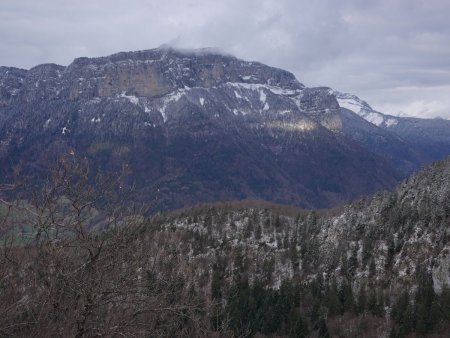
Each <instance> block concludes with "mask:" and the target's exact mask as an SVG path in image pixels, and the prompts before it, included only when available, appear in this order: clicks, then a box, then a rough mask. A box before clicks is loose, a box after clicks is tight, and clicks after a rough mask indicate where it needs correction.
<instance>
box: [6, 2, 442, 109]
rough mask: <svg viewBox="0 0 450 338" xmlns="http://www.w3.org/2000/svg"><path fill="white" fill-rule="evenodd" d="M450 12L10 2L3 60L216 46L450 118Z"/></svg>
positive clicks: (382, 101) (393, 6)
mask: <svg viewBox="0 0 450 338" xmlns="http://www.w3.org/2000/svg"><path fill="white" fill-rule="evenodd" d="M448 13H450V2H449V1H447V0H427V1H425V0H373V1H366V0H343V1H335V0H324V1H316V2H311V1H305V0H301V1H300V0H277V1H275V0H272V1H269V0H258V1H257V0H246V1H243V0H223V1H209V0H198V1H193V0H191V1H189V0H165V1H159V0H158V1H153V0H149V1H144V0H129V1H127V2H123V1H106V0H98V1H83V0H80V1H71V0H40V1H35V0H22V1H17V0H2V1H1V2H0V64H1V65H11V66H18V67H25V68H29V67H32V66H34V65H36V64H38V63H44V62H55V63H60V64H68V63H70V62H71V60H72V59H73V58H75V57H78V56H101V55H107V54H111V53H115V52H118V51H126V50H139V49H147V48H154V47H157V46H159V45H161V44H164V43H170V44H173V45H175V46H179V47H183V48H199V47H217V48H219V49H220V50H223V51H224V52H227V53H231V54H234V55H236V56H238V57H241V58H244V59H249V60H257V61H261V62H264V63H267V64H270V65H273V66H277V67H281V68H284V69H287V70H290V71H291V72H293V73H295V74H296V76H297V78H298V79H299V81H301V82H303V83H305V84H306V85H309V86H314V85H327V86H331V87H333V88H336V89H338V90H341V91H348V92H351V93H354V94H356V95H359V96H361V97H362V98H363V99H366V100H367V101H368V102H370V103H371V104H372V105H373V106H374V107H375V108H377V109H380V110H381V109H388V110H389V111H387V112H389V113H397V112H400V111H402V112H407V111H408V110H409V111H410V114H412V115H418V114H422V115H423V116H436V115H441V116H446V117H450V102H449V100H448V99H447V97H448V96H449V92H447V89H448V88H449V87H450V72H449V71H448V69H450V23H449V21H448V18H447V16H448ZM414 102H416V104H414ZM417 102H419V103H417Z"/></svg>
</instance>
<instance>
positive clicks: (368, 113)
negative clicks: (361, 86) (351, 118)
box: [332, 91, 398, 127]
mask: <svg viewBox="0 0 450 338" xmlns="http://www.w3.org/2000/svg"><path fill="white" fill-rule="evenodd" d="M332 93H333V94H334V95H335V96H336V99H337V101H338V103H339V106H340V107H341V108H345V109H348V110H351V111H353V112H355V113H356V114H358V115H359V116H361V117H362V118H363V119H365V120H366V121H368V122H370V123H372V124H374V125H376V126H378V127H380V126H382V125H385V126H386V127H393V126H395V125H396V124H397V123H398V119H397V118H395V117H392V116H388V115H385V114H382V113H380V112H377V111H376V110H373V109H372V107H371V106H370V105H369V104H368V103H367V102H366V101H363V100H361V99H360V98H359V97H357V96H355V95H352V94H348V93H341V92H338V91H332Z"/></svg>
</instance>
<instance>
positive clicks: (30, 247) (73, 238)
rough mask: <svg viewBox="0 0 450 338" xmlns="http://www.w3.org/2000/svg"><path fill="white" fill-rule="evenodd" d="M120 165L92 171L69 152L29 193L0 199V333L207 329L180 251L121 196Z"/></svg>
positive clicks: (88, 333) (103, 333)
mask: <svg viewBox="0 0 450 338" xmlns="http://www.w3.org/2000/svg"><path fill="white" fill-rule="evenodd" d="M127 170H128V168H127V167H124V168H123V170H122V172H120V173H114V174H106V173H97V174H96V175H93V174H92V170H91V169H90V167H89V163H88V161H87V160H85V159H81V158H78V157H76V156H69V157H65V158H62V159H61V160H60V161H58V163H57V164H56V165H55V167H54V168H52V169H51V171H50V172H51V174H50V176H49V179H48V180H47V183H46V184H45V185H44V186H43V187H42V188H41V189H39V190H38V191H36V192H34V193H33V194H32V198H29V199H28V201H17V200H16V201H15V202H9V201H7V200H5V199H2V200H1V213H0V226H1V228H0V231H1V232H0V238H1V239H2V247H1V249H0V250H1V262H0V263H1V267H0V278H1V281H0V305H1V306H0V336H8V337H9V336H35V337H43V336H46V337H48V336H55V337H56V336H75V337H88V336H89V337H91V336H123V335H126V336H175V335H179V336H192V335H195V336H201V335H206V334H207V333H206V332H207V330H208V326H209V325H208V323H205V322H204V321H201V320H200V319H199V318H201V316H202V313H203V314H204V311H205V309H204V304H203V303H202V302H201V301H200V300H199V299H200V298H199V297H197V296H196V295H192V293H190V292H189V291H188V288H187V287H186V285H185V284H186V280H185V276H184V274H183V266H184V265H185V263H184V262H183V257H182V256H180V255H179V254H177V253H173V252H170V250H168V249H167V247H166V243H165V237H164V235H163V232H161V231H160V229H159V228H158V227H157V226H154V225H152V223H151V222H149V221H148V220H147V219H146V218H145V217H143V215H145V213H146V209H145V208H144V207H143V206H140V207H137V206H136V204H134V203H131V202H130V194H129V193H130V189H128V188H125V187H126V185H125V183H124V181H125V177H126V173H127ZM2 188H3V190H6V189H13V188H16V186H14V185H11V186H4V187H2ZM21 229H24V231H22V230H21ZM25 230H26V231H25Z"/></svg>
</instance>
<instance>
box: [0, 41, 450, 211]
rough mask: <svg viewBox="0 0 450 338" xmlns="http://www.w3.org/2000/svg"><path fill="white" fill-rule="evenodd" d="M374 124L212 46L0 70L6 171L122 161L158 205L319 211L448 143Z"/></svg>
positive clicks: (0, 141) (399, 174) (0, 135)
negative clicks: (261, 205) (79, 160)
mask: <svg viewBox="0 0 450 338" xmlns="http://www.w3.org/2000/svg"><path fill="white" fill-rule="evenodd" d="M380 127H382V126H380ZM380 127H378V126H377V127H376V128H375V127H372V125H369V124H368V123H367V122H366V121H364V120H363V119H361V118H360V117H359V116H357V114H352V113H351V112H349V111H347V112H343V111H342V109H341V107H340V106H339V103H338V100H337V99H336V94H335V92H333V91H332V90H331V89H329V88H322V87H320V88H307V87H305V86H304V85H303V84H301V83H300V82H298V81H297V79H296V78H295V77H294V75H292V74H291V73H289V72H287V71H284V70H281V69H277V68H272V67H269V66H266V65H263V64H261V63H257V62H247V61H243V60H239V59H237V58H235V57H232V56H229V55H221V54H219V53H217V52H215V51H213V50H210V49H201V50H193V51H187V50H175V49H172V48H167V47H162V48H157V49H152V50H146V51H139V52H122V53H118V54H114V55H111V56H107V57H100V58H78V59H75V60H74V61H73V63H71V64H70V65H69V66H67V67H64V66H59V65H55V64H44V65H39V66H36V67H34V68H32V69H30V70H23V69H17V68H7V67H1V68H0V171H1V177H2V178H3V180H8V179H10V178H11V176H12V173H13V171H14V169H13V168H14V167H16V166H20V167H21V168H22V171H23V172H24V173H25V174H28V175H29V176H31V177H32V180H33V181H34V182H35V184H39V182H42V180H43V177H44V178H45V177H46V176H47V168H48V167H49V165H50V164H52V163H54V161H55V159H56V158H57V157H59V156H60V155H63V154H70V153H74V154H77V155H82V156H87V157H88V158H90V159H92V163H93V165H94V167H96V168H99V169H102V168H103V169H105V168H108V169H111V168H114V169H115V170H119V169H120V168H121V167H122V166H123V165H127V166H128V167H129V168H131V175H130V176H129V180H130V182H134V184H135V186H136V188H137V190H138V191H139V194H140V199H141V200H144V201H146V202H150V203H151V204H152V205H153V206H154V208H155V209H158V210H161V209H171V208H177V207H182V206H186V205H191V204H195V203H198V202H207V201H219V200H234V199H265V200H270V201H274V202H279V203H288V204H296V205H301V206H304V207H327V206H330V205H336V204H339V203H342V201H346V200H350V199H353V198H356V197H358V196H361V195H366V194H370V193H373V192H375V191H379V190H381V189H384V188H392V187H393V186H394V185H395V183H397V182H398V181H399V180H400V179H402V178H404V177H406V176H407V175H409V174H410V173H411V172H412V171H414V170H416V169H417V168H418V167H419V166H420V165H421V164H422V163H426V162H427V161H429V160H430V159H431V157H433V156H434V157H437V156H440V155H441V154H443V153H445V152H446V150H445V145H443V146H442V147H441V148H440V149H441V151H440V152H438V153H436V154H432V153H431V152H427V151H425V150H426V149H427V147H428V146H429V145H428V144H426V143H423V144H422V143H420V142H421V141H418V142H419V144H417V143H412V142H409V141H408V140H405V139H403V138H402V137H401V136H399V135H398V134H396V133H392V132H391V131H390V130H389V129H386V128H384V129H383V128H380ZM421 146H422V148H421ZM449 152H450V151H449ZM424 153H427V154H428V153H430V154H432V156H429V157H427V156H425V155H424ZM433 159H434V158H433Z"/></svg>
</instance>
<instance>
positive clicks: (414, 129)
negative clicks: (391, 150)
mask: <svg viewBox="0 0 450 338" xmlns="http://www.w3.org/2000/svg"><path fill="white" fill-rule="evenodd" d="M334 94H335V95H336V99H337V100H338V102H339V105H340V106H341V108H343V109H346V110H350V111H352V112H354V113H356V114H358V115H359V116H361V117H362V118H364V119H365V120H366V121H368V122H370V123H371V124H373V125H375V126H377V127H380V128H381V129H383V130H385V131H387V132H389V134H391V135H392V134H395V135H397V136H398V137H400V138H401V139H402V140H403V141H404V142H407V144H408V145H410V146H412V147H413V148H415V149H416V151H418V152H419V153H420V156H421V160H419V163H428V162H431V161H433V160H436V159H441V158H443V157H445V156H446V155H448V154H449V150H450V121H449V120H445V119H422V118H414V117H399V116H392V115H388V114H383V113H380V112H378V111H375V110H374V109H372V107H370V105H369V104H368V103H367V102H365V101H363V100H361V99H360V98H358V97H357V96H355V95H351V94H348V93H341V92H338V91H334ZM400 156H401V155H400Z"/></svg>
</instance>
